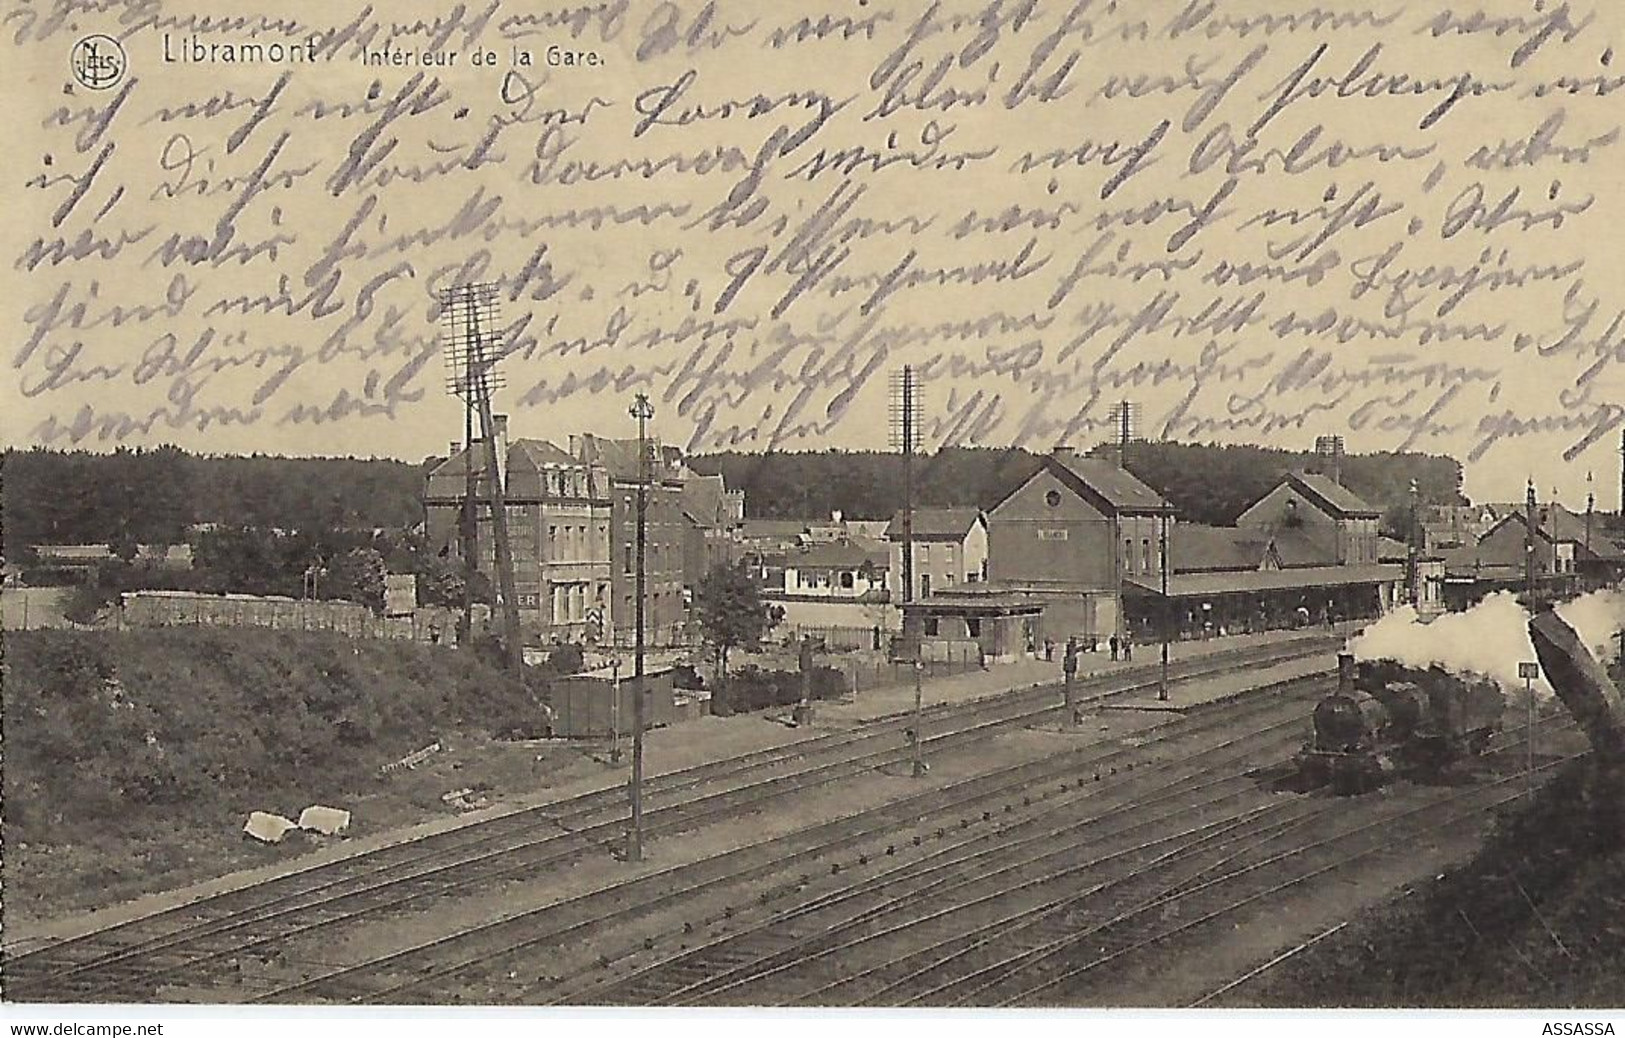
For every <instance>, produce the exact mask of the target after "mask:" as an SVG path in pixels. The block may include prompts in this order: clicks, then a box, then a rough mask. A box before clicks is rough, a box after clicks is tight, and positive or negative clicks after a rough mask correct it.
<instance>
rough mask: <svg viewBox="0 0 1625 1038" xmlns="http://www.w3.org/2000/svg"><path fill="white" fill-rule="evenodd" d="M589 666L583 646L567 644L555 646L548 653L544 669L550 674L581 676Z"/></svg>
mask: <svg viewBox="0 0 1625 1038" xmlns="http://www.w3.org/2000/svg"><path fill="white" fill-rule="evenodd" d="M586 665H587V654H586V653H584V652H583V651H582V650H581V646H579V645H574V644H569V643H566V644H564V645H555V646H553V647H552V648H551V649H549V650H548V651H547V662H546V663H544V664H543V665H542V669H543V670H545V671H546V672H547V673H549V674H558V675H566V674H580V673H581V671H582V668H584V667H585V666H586Z"/></svg>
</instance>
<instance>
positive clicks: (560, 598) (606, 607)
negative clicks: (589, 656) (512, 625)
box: [423, 418, 615, 643]
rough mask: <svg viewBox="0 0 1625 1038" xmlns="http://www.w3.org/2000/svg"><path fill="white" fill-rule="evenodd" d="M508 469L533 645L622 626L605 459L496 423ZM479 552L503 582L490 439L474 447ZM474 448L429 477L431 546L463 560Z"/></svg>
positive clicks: (503, 468)
mask: <svg viewBox="0 0 1625 1038" xmlns="http://www.w3.org/2000/svg"><path fill="white" fill-rule="evenodd" d="M497 433H498V435H497V449H498V462H499V473H500V474H501V476H502V485H503V488H504V491H505V497H506V502H507V507H508V515H507V519H508V537H509V542H510V545H511V547H512V551H513V560H514V590H515V595H516V599H517V602H518V605H519V621H520V626H521V628H522V629H523V631H524V632H525V635H526V640H527V641H534V642H537V643H546V642H550V641H554V640H557V641H579V642H592V641H597V640H599V639H600V638H601V637H602V636H603V633H604V632H605V631H607V630H609V629H610V628H611V626H612V625H613V624H614V623H615V612H614V603H613V602H612V600H611V587H612V582H611V571H610V558H609V550H608V545H609V532H610V523H611V513H612V509H611V489H612V487H611V481H610V476H609V474H608V472H607V471H606V470H605V469H604V468H603V466H602V465H599V464H597V463H593V462H587V461H583V460H582V459H580V458H578V457H575V456H572V455H571V454H570V453H568V452H566V451H564V450H561V449H560V448H559V447H558V446H556V445H555V444H552V443H549V442H548V441H546V440H530V439H521V440H514V441H512V442H509V440H508V437H507V422H506V419H505V418H499V421H498V424H497ZM473 447H474V450H473V452H472V465H473V469H474V477H475V501H476V502H479V504H478V506H477V507H476V508H475V509H474V513H475V518H476V525H475V530H476V533H475V539H476V548H475V558H476V559H477V560H478V562H477V566H478V568H479V569H480V570H481V571H482V572H484V573H485V574H487V575H488V576H490V577H491V581H492V585H493V586H496V584H497V581H496V576H495V575H496V541H495V537H494V535H493V532H492V527H491V517H490V509H489V508H488V507H487V506H486V505H485V504H484V501H485V500H486V498H487V495H488V494H489V489H488V486H487V482H486V461H485V448H484V445H483V444H482V443H480V442H478V441H476V442H475V443H474V445H473ZM469 464H470V452H469V450H467V449H466V448H465V447H462V446H460V445H457V444H453V445H452V450H451V452H450V456H449V457H448V458H447V459H446V460H445V461H443V462H440V463H439V464H438V465H436V466H434V467H433V468H432V469H431V470H430V471H429V473H428V475H427V477H426V478H425V485H424V493H423V504H424V512H425V530H426V533H427V535H428V538H429V543H430V546H431V548H432V549H434V550H437V551H440V550H443V551H444V553H445V555H446V557H447V558H450V559H458V558H460V557H461V553H462V537H461V535H460V523H459V517H460V515H461V514H462V509H463V501H464V496H465V494H466V487H467V481H466V480H467V473H468V468H467V466H468V465H469Z"/></svg>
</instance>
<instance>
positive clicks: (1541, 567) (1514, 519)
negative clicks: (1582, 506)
mask: <svg viewBox="0 0 1625 1038" xmlns="http://www.w3.org/2000/svg"><path fill="white" fill-rule="evenodd" d="M1502 513H1503V514H1502V516H1501V518H1500V519H1499V520H1498V521H1497V522H1496V523H1495V524H1494V525H1492V526H1491V527H1490V528H1489V530H1487V531H1486V532H1485V533H1484V535H1483V536H1482V537H1480V538H1479V539H1478V541H1477V543H1475V544H1470V545H1467V546H1464V547H1461V548H1457V549H1454V550H1452V551H1447V552H1445V553H1444V555H1445V569H1446V575H1447V581H1448V586H1449V589H1450V592H1451V594H1450V599H1451V602H1452V604H1454V605H1457V606H1461V605H1466V604H1471V603H1472V602H1475V601H1477V600H1478V599H1479V598H1482V597H1483V596H1484V595H1486V594H1488V593H1490V592H1492V591H1498V590H1510V591H1521V590H1523V589H1524V587H1525V586H1526V585H1527V583H1528V576H1529V574H1528V573H1527V571H1526V570H1525V565H1524V560H1525V557H1526V554H1527V549H1528V542H1529V539H1530V538H1529V523H1528V519H1527V513H1528V508H1527V506H1526V505H1525V506H1519V507H1518V508H1516V509H1513V508H1511V507H1510V506H1502ZM1533 540H1534V574H1533V575H1534V578H1535V583H1536V585H1537V586H1538V587H1540V588H1544V589H1547V590H1552V591H1558V592H1562V591H1571V590H1578V589H1580V588H1584V587H1599V586H1602V585H1604V584H1607V583H1610V582H1612V581H1615V580H1618V579H1620V577H1621V576H1622V575H1625V545H1621V544H1620V543H1618V542H1617V541H1615V540H1614V539H1613V538H1612V537H1610V536H1608V535H1607V533H1606V527H1605V526H1604V524H1603V522H1602V519H1601V518H1600V517H1599V516H1597V515H1593V516H1591V517H1590V518H1589V519H1588V518H1587V517H1586V516H1585V515H1584V514H1583V513H1576V512H1572V511H1570V510H1569V509H1567V508H1565V507H1564V506H1563V505H1560V504H1556V503H1553V504H1545V505H1539V504H1537V505H1536V506H1535V524H1534V538H1533Z"/></svg>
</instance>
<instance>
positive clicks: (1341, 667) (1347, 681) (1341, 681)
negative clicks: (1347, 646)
mask: <svg viewBox="0 0 1625 1038" xmlns="http://www.w3.org/2000/svg"><path fill="white" fill-rule="evenodd" d="M1337 691H1339V692H1342V693H1344V694H1347V693H1350V692H1353V691H1354V653H1352V652H1340V653H1338V654H1337Z"/></svg>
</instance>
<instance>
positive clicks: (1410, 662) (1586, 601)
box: [1348, 590, 1625, 694]
mask: <svg viewBox="0 0 1625 1038" xmlns="http://www.w3.org/2000/svg"><path fill="white" fill-rule="evenodd" d="M1557 615H1558V616H1560V617H1562V618H1563V620H1564V622H1566V623H1567V624H1568V625H1569V626H1571V627H1573V628H1574V630H1575V633H1577V634H1578V635H1579V636H1580V640H1581V641H1583V642H1584V643H1585V645H1586V647H1587V648H1588V649H1590V650H1591V652H1592V654H1593V655H1595V656H1596V657H1597V659H1598V660H1599V661H1600V660H1606V659H1608V658H1610V657H1612V656H1613V654H1614V649H1613V647H1612V646H1613V640H1614V639H1615V638H1617V637H1618V635H1619V632H1620V630H1621V628H1625V592H1621V591H1613V590H1604V591H1594V592H1592V593H1591V594H1588V595H1583V596H1581V597H1580V598H1577V599H1574V600H1573V601H1571V602H1564V603H1563V604H1561V605H1559V606H1558V607H1557ZM1348 650H1349V651H1350V652H1352V653H1353V654H1354V655H1355V657H1356V658H1357V659H1362V660H1377V659H1391V660H1395V661H1397V662H1399V663H1403V664H1405V665H1406V666H1409V667H1417V668H1425V667H1432V666H1438V667H1442V668H1444V669H1445V670H1448V671H1450V672H1451V673H1454V674H1481V675H1483V676H1485V677H1487V678H1490V679H1491V680H1493V681H1495V682H1497V683H1499V684H1500V685H1501V686H1502V687H1503V688H1508V689H1521V688H1522V687H1523V681H1522V679H1520V678H1519V677H1518V664H1519V663H1526V662H1534V661H1535V647H1534V645H1533V644H1531V642H1530V641H1529V613H1528V611H1527V610H1525V609H1524V608H1523V607H1522V606H1521V605H1519V604H1518V600H1517V597H1516V596H1514V595H1513V594H1511V593H1510V592H1506V591H1501V592H1497V593H1495V594H1493V595H1490V596H1488V597H1487V598H1485V599H1484V600H1483V601H1482V602H1480V603H1478V605H1476V606H1474V607H1473V608H1471V609H1469V610H1467V611H1466V612H1462V613H1445V614H1443V615H1441V616H1438V617H1436V618H1435V619H1433V620H1431V621H1429V622H1425V623H1424V622H1423V621H1422V620H1421V619H1420V618H1419V617H1418V616H1417V613H1416V610H1415V609H1414V608H1412V607H1410V606H1403V607H1401V608H1399V609H1396V610H1394V611H1393V612H1392V613H1389V614H1388V615H1387V616H1385V617H1383V618H1382V619H1381V620H1379V621H1378V622H1377V623H1375V624H1373V625H1372V626H1370V627H1368V628H1366V630H1365V631H1364V632H1362V633H1361V634H1359V635H1356V636H1355V637H1354V638H1353V639H1352V640H1350V642H1349V646H1348ZM1535 687H1536V689H1537V690H1539V691H1540V692H1542V693H1543V694H1550V693H1551V688H1550V686H1548V685H1547V684H1546V683H1545V681H1544V680H1537V681H1536V682H1535Z"/></svg>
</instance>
